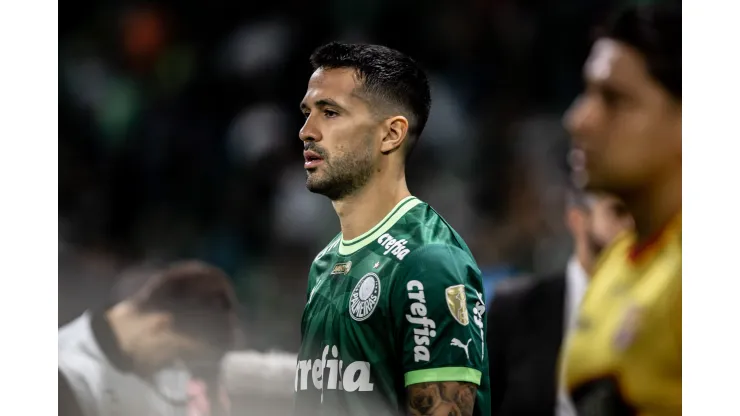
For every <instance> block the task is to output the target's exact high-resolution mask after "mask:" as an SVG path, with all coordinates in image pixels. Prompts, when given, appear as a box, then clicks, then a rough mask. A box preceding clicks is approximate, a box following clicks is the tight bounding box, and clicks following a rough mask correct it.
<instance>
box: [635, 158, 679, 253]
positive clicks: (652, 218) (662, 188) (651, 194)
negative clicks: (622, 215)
mask: <svg viewBox="0 0 740 416" xmlns="http://www.w3.org/2000/svg"><path fill="white" fill-rule="evenodd" d="M622 198H623V200H624V203H625V205H626V206H627V208H628V209H629V211H630V213H631V214H632V218H633V219H634V221H635V232H636V233H637V243H638V244H641V243H643V242H645V241H646V240H649V239H650V238H652V237H653V236H655V234H657V233H658V232H660V230H661V229H662V228H663V227H665V226H666V225H667V224H668V223H669V222H670V221H671V220H672V219H673V218H674V217H675V216H676V215H677V214H678V213H679V212H680V211H681V202H682V180H681V171H680V170H679V171H678V172H677V174H675V173H674V174H673V176H671V177H669V178H667V179H666V180H663V181H661V182H658V184H657V185H655V186H652V187H651V188H650V189H647V190H645V191H642V192H636V193H634V194H633V195H625V196H623V197H622Z"/></svg>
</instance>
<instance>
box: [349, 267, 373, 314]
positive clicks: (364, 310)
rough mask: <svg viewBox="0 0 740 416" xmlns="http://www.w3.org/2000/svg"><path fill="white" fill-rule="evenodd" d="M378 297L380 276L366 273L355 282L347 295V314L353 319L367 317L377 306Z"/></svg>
mask: <svg viewBox="0 0 740 416" xmlns="http://www.w3.org/2000/svg"><path fill="white" fill-rule="evenodd" d="M379 299H380V278H379V277H378V275H377V274H375V273H368V274H366V275H364V276H362V278H361V279H360V281H359V282H357V285H355V288H354V289H353V290H352V294H351V295H350V297H349V315H350V316H351V317H352V319H354V320H355V321H364V320H365V319H367V318H369V317H370V315H372V314H373V311H375V307H376V306H378V300H379Z"/></svg>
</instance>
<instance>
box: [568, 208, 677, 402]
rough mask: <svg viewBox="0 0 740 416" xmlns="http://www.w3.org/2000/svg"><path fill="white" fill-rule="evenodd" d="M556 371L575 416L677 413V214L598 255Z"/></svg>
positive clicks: (616, 242) (625, 237)
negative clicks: (653, 234)
mask: <svg viewBox="0 0 740 416" xmlns="http://www.w3.org/2000/svg"><path fill="white" fill-rule="evenodd" d="M563 364H564V365H565V368H564V371H565V383H566V385H567V387H568V389H569V391H570V393H571V396H572V398H573V401H574V403H575V404H576V407H577V408H578V411H579V415H581V416H589V415H623V414H624V415H629V414H631V415H655V416H657V415H680V414H681V214H679V215H678V216H677V217H676V218H675V219H674V220H673V221H672V222H671V223H670V224H669V225H668V226H667V227H665V229H664V230H663V231H662V232H661V233H660V235H659V236H658V237H657V238H655V239H654V240H652V241H651V242H650V243H649V244H647V245H643V247H642V248H640V249H639V250H637V249H636V247H635V238H634V235H625V236H623V237H621V238H619V239H618V240H617V241H615V243H614V244H613V245H612V246H611V248H610V249H608V251H607V252H605V253H604V256H603V257H602V259H601V260H600V262H599V265H598V266H597V269H596V272H595V273H594V276H593V279H592V281H591V283H590V286H589V289H588V291H587V293H586V295H585V297H584V299H583V303H582V305H581V310H580V314H579V318H578V323H577V325H576V329H575V330H574V331H573V333H572V335H571V336H570V339H569V340H568V342H567V344H566V348H565V350H564V356H563Z"/></svg>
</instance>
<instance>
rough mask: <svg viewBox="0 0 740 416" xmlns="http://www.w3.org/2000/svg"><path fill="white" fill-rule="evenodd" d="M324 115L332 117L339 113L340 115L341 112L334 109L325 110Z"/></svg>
mask: <svg viewBox="0 0 740 416" xmlns="http://www.w3.org/2000/svg"><path fill="white" fill-rule="evenodd" d="M324 115H325V116H326V117H330V118H331V117H336V116H338V115H339V113H337V112H336V111H332V110H324Z"/></svg>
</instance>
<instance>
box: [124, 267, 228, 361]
mask: <svg viewBox="0 0 740 416" xmlns="http://www.w3.org/2000/svg"><path fill="white" fill-rule="evenodd" d="M131 273H132V275H133V274H135V276H133V278H135V279H139V278H140V279H142V280H143V282H142V283H143V284H141V285H139V287H138V288H137V289H136V290H135V292H134V293H130V289H129V293H130V296H128V297H127V298H128V299H130V300H132V301H133V302H134V304H135V305H136V307H137V308H138V309H139V310H142V311H145V312H146V311H158V312H167V313H170V314H172V317H173V324H174V327H175V329H176V330H179V331H182V332H184V333H188V334H192V335H193V336H196V337H198V338H201V339H206V340H207V341H209V342H211V343H213V344H216V345H219V346H221V347H225V348H231V347H232V346H233V345H234V343H235V341H236V339H235V337H236V333H237V327H238V324H237V301H236V295H235V293H234V290H233V287H232V285H231V283H230V281H229V278H228V276H227V275H226V273H224V272H223V271H222V270H220V269H219V268H217V267H215V266H212V265H209V264H207V263H204V262H200V261H195V260H188V261H180V262H175V263H171V264H168V265H166V266H157V265H146V266H144V267H140V268H136V269H135V270H134V271H133V272H131Z"/></svg>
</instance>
